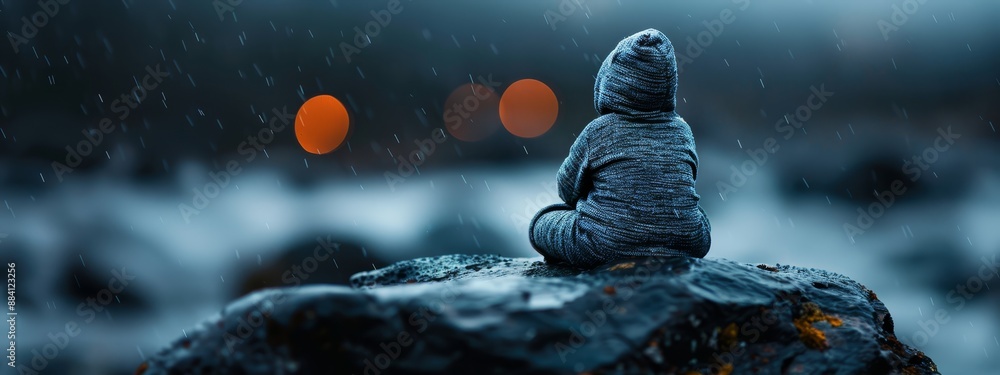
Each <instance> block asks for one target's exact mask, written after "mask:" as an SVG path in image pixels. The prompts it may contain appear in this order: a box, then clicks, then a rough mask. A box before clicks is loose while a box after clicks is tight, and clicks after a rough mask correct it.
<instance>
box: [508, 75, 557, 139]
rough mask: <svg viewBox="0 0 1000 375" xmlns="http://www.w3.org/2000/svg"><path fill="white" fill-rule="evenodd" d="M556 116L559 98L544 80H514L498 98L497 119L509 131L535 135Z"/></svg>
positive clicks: (529, 136) (524, 136) (549, 126)
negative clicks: (498, 111)
mask: <svg viewBox="0 0 1000 375" xmlns="http://www.w3.org/2000/svg"><path fill="white" fill-rule="evenodd" d="M558 116H559V100H558V99H556V94H555V93H554V92H552V89H550V88H549V86H547V85H546V84H544V83H542V82H541V81H538V80H534V79H522V80H520V81H517V82H514V83H512V84H511V85H510V87H507V90H506V91H504V93H503V97H501V98H500V120H501V121H502V122H503V126H504V128H506V129H507V131H509V132H510V133H511V134H513V135H516V136H518V137H521V138H534V137H537V136H540V135H542V134H545V132H547V131H549V129H551V128H552V125H555V123H556V117H558Z"/></svg>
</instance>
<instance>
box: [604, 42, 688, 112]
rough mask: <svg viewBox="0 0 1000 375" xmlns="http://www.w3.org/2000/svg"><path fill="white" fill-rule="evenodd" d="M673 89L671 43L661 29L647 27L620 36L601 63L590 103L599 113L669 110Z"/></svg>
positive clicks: (674, 75)
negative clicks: (620, 38)
mask: <svg viewBox="0 0 1000 375" xmlns="http://www.w3.org/2000/svg"><path fill="white" fill-rule="evenodd" d="M676 92H677V62H676V59H675V55H674V48H673V45H672V44H671V43H670V39H668V38H667V36H666V35H664V34H663V33H662V32H660V31H659V30H656V29H653V28H649V29H646V30H643V31H640V32H638V33H635V34H632V35H630V36H628V37H626V38H625V39H622V41H621V42H619V43H618V45H617V46H616V47H615V49H614V50H613V51H611V53H610V54H609V55H608V57H607V58H606V59H605V60H604V63H603V64H601V68H600V70H599V71H598V73H597V82H595V85H594V106H595V108H596V109H597V112H598V113H600V114H602V115H603V114H607V113H612V112H614V113H624V114H634V113H636V112H670V111H673V110H674V108H675V106H676V103H677V101H676V97H675V96H676Z"/></svg>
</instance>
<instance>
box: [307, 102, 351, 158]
mask: <svg viewBox="0 0 1000 375" xmlns="http://www.w3.org/2000/svg"><path fill="white" fill-rule="evenodd" d="M350 125H351V118H350V116H348V114H347V108H345V107H344V104H343V103H341V102H340V101H339V100H337V98H334V97H332V96H330V95H317V96H314V97H312V98H309V100H307V101H306V102H305V103H303V104H302V107H300V108H299V111H298V113H296V114H295V138H296V139H298V140H299V145H301V146H302V149H303V150H306V151H308V152H310V153H313V154H317V155H322V154H325V153H328V152H330V151H333V150H335V149H337V147H340V145H341V144H342V143H344V139H346V138H347V130H348V129H349V128H350Z"/></svg>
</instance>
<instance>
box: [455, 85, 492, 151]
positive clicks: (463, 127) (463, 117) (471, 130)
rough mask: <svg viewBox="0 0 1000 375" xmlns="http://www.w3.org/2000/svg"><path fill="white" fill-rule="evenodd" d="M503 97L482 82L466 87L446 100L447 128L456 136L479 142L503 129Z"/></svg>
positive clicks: (459, 89) (457, 90)
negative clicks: (499, 113) (500, 114)
mask: <svg viewBox="0 0 1000 375" xmlns="http://www.w3.org/2000/svg"><path fill="white" fill-rule="evenodd" d="M499 105H500V94H497V92H496V91H494V90H493V89H492V88H490V87H488V86H486V85H481V84H478V83H473V84H464V85H461V86H459V87H458V88H456V89H455V91H452V92H451V95H448V99H446V100H445V101H444V125H445V129H447V130H448V133H449V134H451V136H452V137H455V138H458V139H460V140H463V141H466V142H475V141H480V140H483V139H485V138H486V137H489V136H490V135H492V134H493V133H494V132H496V130H497V129H499V128H500V117H499V116H498V112H499V109H498V108H499Z"/></svg>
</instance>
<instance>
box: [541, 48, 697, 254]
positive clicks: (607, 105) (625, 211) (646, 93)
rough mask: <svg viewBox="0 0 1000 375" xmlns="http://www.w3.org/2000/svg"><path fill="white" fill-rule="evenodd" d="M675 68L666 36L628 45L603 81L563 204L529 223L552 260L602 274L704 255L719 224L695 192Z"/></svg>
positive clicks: (564, 185) (570, 163)
mask: <svg viewBox="0 0 1000 375" xmlns="http://www.w3.org/2000/svg"><path fill="white" fill-rule="evenodd" d="M676 92H677V64H676V61H675V58H674V48H673V46H672V45H671V44H670V40H668V39H667V37H666V36H665V35H663V33H661V32H659V31H657V30H654V29H647V30H645V31H642V32H639V33H637V34H634V35H632V36H630V37H628V38H625V39H624V40H622V41H621V42H619V43H618V46H617V47H615V49H614V51H612V52H611V54H610V55H608V57H607V59H605V60H604V63H603V64H602V65H601V69H600V71H599V72H598V73H597V82H596V83H595V84H594V106H595V107H596V108H597V112H598V113H600V117H598V118H597V119H595V120H593V121H591V122H590V124H588V125H587V127H586V128H584V129H583V132H581V133H580V135H579V136H578V137H577V139H576V142H574V143H573V146H572V147H571V148H570V151H569V156H568V157H567V158H566V160H565V161H564V162H563V164H562V166H561V167H560V168H559V173H558V175H557V180H558V181H557V182H558V185H559V197H560V198H562V200H563V201H564V202H565V204H556V205H552V206H548V207H545V208H543V209H541V210H540V211H539V212H538V213H537V214H536V215H535V217H534V218H532V220H531V225H530V226H529V229H528V232H529V233H528V235H529V238H530V240H531V244H532V246H533V247H534V248H535V249H536V250H537V251H538V252H539V253H541V254H542V255H544V256H545V257H546V259H548V260H550V261H560V262H566V263H570V264H572V265H575V266H580V267H594V266H597V265H600V264H603V263H607V262H610V261H612V260H615V259H620V258H627V257H634V256H651V255H687V256H692V257H698V258H701V257H704V256H705V254H707V253H708V249H709V247H711V242H712V240H711V234H710V232H711V225H710V224H709V221H708V217H707V216H706V215H705V211H703V210H702V209H701V207H700V206H699V205H698V200H699V199H700V197H699V196H698V194H697V193H696V192H695V188H694V185H695V179H696V178H697V176H698V155H697V154H696V153H695V144H694V136H693V135H692V134H691V127H690V126H688V124H687V123H686V122H684V119H682V118H681V117H680V116H678V115H677V114H676V113H675V112H674V107H675V105H676V99H675V94H676Z"/></svg>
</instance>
